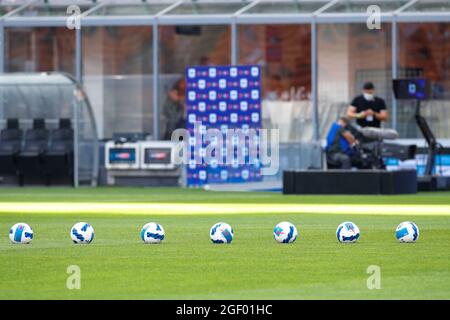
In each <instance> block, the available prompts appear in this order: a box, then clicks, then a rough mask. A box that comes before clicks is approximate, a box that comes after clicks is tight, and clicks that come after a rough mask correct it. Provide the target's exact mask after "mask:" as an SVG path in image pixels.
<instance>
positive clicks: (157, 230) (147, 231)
mask: <svg viewBox="0 0 450 320" xmlns="http://www.w3.org/2000/svg"><path fill="white" fill-rule="evenodd" d="M164 236H165V233H164V228H163V227H162V225H160V224H158V223H155V222H149V223H147V224H146V225H144V226H143V227H142V229H141V240H142V241H144V243H153V244H155V243H161V241H163V240H164Z"/></svg>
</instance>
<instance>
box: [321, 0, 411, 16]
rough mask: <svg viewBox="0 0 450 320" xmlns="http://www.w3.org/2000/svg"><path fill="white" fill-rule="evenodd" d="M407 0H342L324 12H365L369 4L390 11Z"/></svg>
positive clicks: (383, 10) (399, 6)
mask: <svg viewBox="0 0 450 320" xmlns="http://www.w3.org/2000/svg"><path fill="white" fill-rule="evenodd" d="M408 2H409V0H344V1H340V2H338V3H336V4H335V5H333V6H331V7H330V8H328V9H327V10H325V11H324V12H325V13H334V12H337V13H340V12H355V13H356V12H357V13H366V12H367V8H368V7H369V6H371V5H376V6H378V7H380V9H381V12H382V13H383V12H384V13H386V12H392V11H395V10H397V9H399V8H401V7H402V6H403V5H405V4H406V3H408Z"/></svg>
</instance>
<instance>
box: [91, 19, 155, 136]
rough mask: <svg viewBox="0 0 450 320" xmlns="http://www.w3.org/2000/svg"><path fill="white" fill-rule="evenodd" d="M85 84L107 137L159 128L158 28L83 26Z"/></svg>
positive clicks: (100, 129)
mask: <svg viewBox="0 0 450 320" xmlns="http://www.w3.org/2000/svg"><path fill="white" fill-rule="evenodd" d="M82 37H83V38H82V48H83V77H84V78H83V81H84V87H85V90H86V92H87V93H88V95H89V98H90V101H91V104H92V108H93V110H94V113H95V118H96V120H97V126H98V131H99V135H100V137H101V138H111V137H112V136H113V135H114V133H145V134H151V133H152V130H153V109H152V95H153V90H152V88H153V82H152V81H153V78H152V72H153V68H152V28H151V27H150V26H148V27H147V26H146V27H142V26H138V27H131V26H130V27H83V28H82Z"/></svg>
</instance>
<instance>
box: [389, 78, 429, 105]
mask: <svg viewBox="0 0 450 320" xmlns="http://www.w3.org/2000/svg"><path fill="white" fill-rule="evenodd" d="M429 93H430V87H429V84H428V82H427V81H426V80H425V79H396V80H394V94H395V98H396V99H399V100H426V99H429Z"/></svg>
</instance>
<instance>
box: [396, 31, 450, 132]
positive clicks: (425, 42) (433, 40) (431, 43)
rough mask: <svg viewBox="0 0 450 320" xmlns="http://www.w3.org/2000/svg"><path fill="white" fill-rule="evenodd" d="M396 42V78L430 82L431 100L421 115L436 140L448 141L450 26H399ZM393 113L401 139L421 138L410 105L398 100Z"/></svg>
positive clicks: (424, 105) (449, 126)
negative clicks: (397, 68) (437, 138)
mask: <svg viewBox="0 0 450 320" xmlns="http://www.w3.org/2000/svg"><path fill="white" fill-rule="evenodd" d="M398 39H399V44H398V46H399V57H398V63H399V69H400V76H401V77H407V78H417V77H421V78H425V79H427V80H428V81H431V83H432V91H433V100H431V101H427V102H424V103H423V108H422V113H423V115H424V116H425V117H426V118H427V120H428V121H429V124H430V126H431V128H432V130H433V131H434V133H435V135H436V136H437V137H440V138H450V45H449V41H450V23H423V24H421V23H401V24H399V38H398ZM397 110H398V111H397V118H398V129H399V131H400V134H401V136H402V137H403V138H419V137H421V134H420V132H419V130H418V128H417V126H416V124H415V120H414V111H415V109H414V104H412V103H411V102H405V101H399V104H398V107H397Z"/></svg>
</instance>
